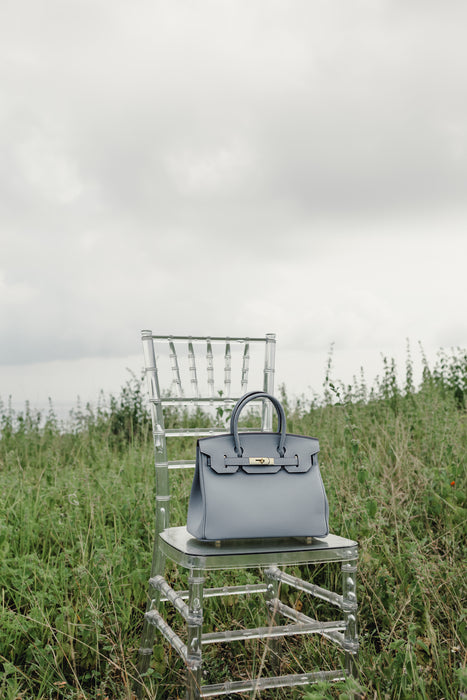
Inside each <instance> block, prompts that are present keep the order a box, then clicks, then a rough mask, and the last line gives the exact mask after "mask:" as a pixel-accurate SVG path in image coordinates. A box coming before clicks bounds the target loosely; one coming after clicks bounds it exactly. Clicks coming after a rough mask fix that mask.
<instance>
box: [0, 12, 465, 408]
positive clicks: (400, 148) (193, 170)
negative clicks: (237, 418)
mask: <svg viewBox="0 0 467 700" xmlns="http://www.w3.org/2000/svg"><path fill="white" fill-rule="evenodd" d="M466 26H467V3H466V2H465V0H459V1H458V2H457V1H455V0H445V1H444V2H439V1H436V2H435V1H434V0H433V1H430V0H423V1H422V0H411V1H410V2H407V1H406V0H404V1H403V0H392V1H391V0H387V1H383V0H352V1H351V2H349V0H261V1H260V0H231V1H227V0H198V1H197V2H194V1H191V2H189V1H188V0H170V1H169V0H166V1H165V2H161V1H159V0H150V1H149V0H137V2H130V1H129V0H112V2H109V1H108V0H106V1H105V2H104V1H103V0H3V1H2V2H1V4H0V127H1V128H0V236H1V251H0V333H1V344H0V363H1V366H0V396H1V397H2V398H3V399H4V400H5V399H7V397H8V395H10V394H12V395H13V398H14V399H15V400H19V401H23V400H24V399H26V398H30V399H31V400H33V401H36V402H41V401H43V400H46V398H47V396H51V397H52V399H54V400H56V401H68V400H69V401H71V402H73V401H74V399H75V397H76V395H77V394H80V395H81V396H82V397H83V398H85V399H86V400H87V399H89V398H92V397H94V396H97V392H98V389H99V388H103V389H105V390H106V391H107V390H113V391H118V389H119V387H120V386H121V384H122V383H123V381H124V380H125V378H126V376H127V374H126V372H127V370H126V367H128V366H131V367H132V368H133V369H135V370H136V371H139V367H140V365H141V364H142V362H141V361H140V341H139V332H140V329H142V328H151V329H153V330H154V331H155V332H161V333H166V332H167V333H182V334H190V333H198V334H204V333H206V334H224V333H227V334H231V335H235V334H238V335H246V334H255V335H256V334H263V333H266V332H276V333H277V335H278V356H277V362H278V378H279V380H280V381H285V382H286V384H288V385H289V386H290V387H291V388H292V389H293V390H294V391H297V392H299V391H300V390H304V391H305V390H307V388H308V387H311V388H313V389H315V390H320V388H321V382H322V379H323V376H324V366H325V363H326V357H327V353H328V349H329V347H330V344H331V343H332V342H334V343H335V351H334V352H335V364H336V373H337V374H339V372H340V373H341V375H342V376H341V378H342V379H344V380H345V381H347V380H348V381H350V379H351V376H352V374H355V373H358V371H359V367H360V365H363V366H364V367H365V368H366V369H367V370H368V371H369V374H371V372H372V371H376V370H377V369H378V367H380V366H381V355H382V354H383V355H387V356H393V355H394V356H396V357H398V358H400V357H402V358H404V356H405V347H406V339H409V341H410V343H411V345H412V351H413V354H414V355H417V353H418V347H417V343H418V342H419V341H420V342H421V343H422V345H423V346H424V348H425V351H426V352H427V354H428V355H429V356H430V357H434V356H435V354H436V350H437V349H438V348H440V347H445V348H449V347H451V346H461V347H465V346H466V344H467V309H466V296H467V295H466V291H467V284H466V274H465V268H466V262H465V261H466V257H467V232H466V224H467V198H466V193H467V133H466V130H467V80H466V76H465V70H466V66H467V42H466V41H465V28H466ZM293 349H295V350H296V352H293Z"/></svg>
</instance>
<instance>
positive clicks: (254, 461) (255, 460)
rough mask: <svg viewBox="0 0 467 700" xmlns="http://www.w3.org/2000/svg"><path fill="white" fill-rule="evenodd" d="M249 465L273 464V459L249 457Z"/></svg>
mask: <svg viewBox="0 0 467 700" xmlns="http://www.w3.org/2000/svg"><path fill="white" fill-rule="evenodd" d="M250 464H274V457H250Z"/></svg>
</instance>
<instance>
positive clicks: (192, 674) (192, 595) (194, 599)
mask: <svg viewBox="0 0 467 700" xmlns="http://www.w3.org/2000/svg"><path fill="white" fill-rule="evenodd" d="M203 573H204V572H203V571H202V570H201V569H192V570H191V571H190V575H189V577H188V610H189V612H188V620H187V631H188V639H187V672H186V673H187V682H186V700H199V698H200V690H201V664H202V647H201V634H202V631H203V586H204V575H203Z"/></svg>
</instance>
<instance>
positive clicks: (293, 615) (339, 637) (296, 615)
mask: <svg viewBox="0 0 467 700" xmlns="http://www.w3.org/2000/svg"><path fill="white" fill-rule="evenodd" d="M266 605H267V606H268V608H269V609H270V610H271V612H274V613H279V614H280V615H283V616H284V617H288V618H289V620H295V622H303V623H315V624H319V620H315V619H313V618H312V617H308V615H304V614H303V613H301V612H299V611H298V610H295V608H291V607H290V606H289V605H285V603H282V602H281V601H280V600H279V599H278V598H274V599H273V600H268V601H267V603H266ZM344 627H345V622H344V621H343V629H344ZM321 634H322V636H323V637H326V639H329V641H330V642H334V643H335V644H337V645H338V646H340V647H342V648H344V641H345V638H344V635H343V634H342V632H337V631H332V630H331V631H329V630H327V631H326V632H321Z"/></svg>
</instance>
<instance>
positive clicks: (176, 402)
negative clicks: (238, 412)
mask: <svg viewBox="0 0 467 700" xmlns="http://www.w3.org/2000/svg"><path fill="white" fill-rule="evenodd" d="M239 398H240V397H239V396H238V397H233V396H232V397H231V396H229V397H226V396H194V397H188V398H187V397H186V396H171V397H170V399H164V398H161V399H149V401H150V403H161V404H162V405H163V406H196V405H198V404H216V403H220V404H225V402H226V401H228V402H229V403H232V404H236V403H237V401H238V399H239Z"/></svg>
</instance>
